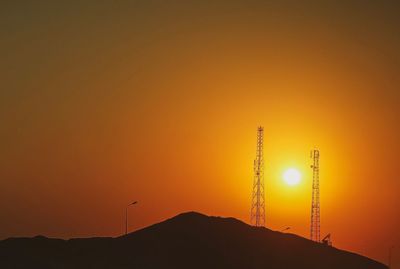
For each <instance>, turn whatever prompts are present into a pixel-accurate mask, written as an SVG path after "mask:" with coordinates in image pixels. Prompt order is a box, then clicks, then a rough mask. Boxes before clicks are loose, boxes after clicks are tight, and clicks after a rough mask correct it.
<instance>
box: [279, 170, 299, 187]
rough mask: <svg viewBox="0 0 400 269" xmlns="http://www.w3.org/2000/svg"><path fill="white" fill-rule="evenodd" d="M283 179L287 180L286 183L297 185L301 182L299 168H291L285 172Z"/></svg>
mask: <svg viewBox="0 0 400 269" xmlns="http://www.w3.org/2000/svg"><path fill="white" fill-rule="evenodd" d="M283 179H284V180H285V182H286V184H288V185H290V186H295V185H297V184H299V183H300V180H301V174H300V172H299V170H297V169H295V168H290V169H288V170H286V171H285V172H284V173H283Z"/></svg>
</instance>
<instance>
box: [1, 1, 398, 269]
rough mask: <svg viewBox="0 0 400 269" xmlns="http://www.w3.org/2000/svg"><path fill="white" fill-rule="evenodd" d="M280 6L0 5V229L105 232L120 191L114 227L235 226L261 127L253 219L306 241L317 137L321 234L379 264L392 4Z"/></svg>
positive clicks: (394, 121)
mask: <svg viewBox="0 0 400 269" xmlns="http://www.w3.org/2000/svg"><path fill="white" fill-rule="evenodd" d="M298 2H299V1H285V3H284V4H283V3H282V2H281V1H268V2H267V1H168V2H167V1H132V2H131V3H130V4H128V3H125V2H123V1H121V2H118V1H117V2H114V3H112V4H111V3H109V2H108V1H92V2H91V3H90V1H85V4H82V3H79V1H76V3H73V4H71V3H70V1H65V3H64V4H60V3H59V2H58V3H54V2H53V1H47V2H46V1H42V2H41V4H37V3H35V4H33V3H32V4H28V3H25V4H24V5H22V4H15V3H8V4H4V6H3V7H2V9H1V11H0V18H1V20H2V23H1V24H0V31H1V36H2V41H1V43H0V53H1V59H2V64H1V65H0V81H1V89H0V122H1V124H0V149H1V150H0V220H1V221H0V238H6V237H10V236H33V235H36V234H44V235H47V236H53V237H63V238H69V237H80V236H116V235H119V234H121V233H122V232H123V231H124V212H125V205H126V204H127V203H129V202H130V201H131V200H139V201H140V202H139V204H138V205H137V206H135V208H131V209H130V213H131V219H130V222H131V225H130V229H132V230H133V229H137V228H140V227H144V226H147V225H149V224H152V223H154V222H156V221H160V220H163V219H165V218H167V217H170V216H172V215H174V214H178V213H180V212H182V211H188V210H195V211H200V212H204V213H206V214H211V215H223V216H233V217H237V218H239V219H242V220H243V221H246V222H248V221H249V211H250V195H251V184H252V171H253V167H252V164H253V159H254V157H255V142H256V141H255V139H256V127H257V126H258V125H263V126H264V128H265V151H264V154H265V163H266V167H265V181H266V202H267V226H268V227H270V228H272V229H282V228H283V227H286V226H290V227H292V228H291V232H293V233H296V234H299V235H302V236H306V237H308V236H309V220H310V203H311V196H310V194H311V178H310V176H311V170H310V168H309V164H310V160H309V151H310V149H311V148H313V147H318V148H319V149H320V151H321V172H320V173H321V222H322V223H321V225H322V233H323V234H324V235H325V234H326V233H332V237H333V243H334V245H335V246H337V247H339V248H344V249H347V250H351V251H355V252H358V253H361V254H364V255H368V256H370V257H372V258H375V259H379V260H380V261H383V262H386V259H387V252H388V251H387V250H388V248H389V246H390V245H393V244H397V245H400V233H399V231H398V229H397V227H400V216H399V206H400V198H399V196H398V192H399V188H400V183H399V177H400V176H399V172H398V171H397V167H398V163H399V158H398V152H399V150H400V142H399V141H398V137H399V134H400V127H399V124H398V122H399V115H400V108H399V105H400V91H399V85H400V84H399V82H400V76H399V71H400V65H399V64H400V52H399V50H398V48H399V47H400V30H399V29H400V28H399V27H398V25H400V19H399V17H398V14H399V11H400V7H399V4H397V3H395V2H394V1H393V2H390V1H387V2H385V4H383V2H379V3H378V2H377V3H375V4H372V3H368V4H367V3H365V2H367V1H355V0H353V1H343V2H346V3H343V4H338V3H337V2H338V1H324V4H321V3H319V2H320V1H305V2H307V3H305V2H303V3H298ZM288 167H296V168H298V169H300V170H301V172H302V173H303V180H302V182H301V184H300V185H299V186H296V187H288V186H287V185H285V184H284V183H283V181H282V177H281V175H282V172H283V171H284V169H286V168H288ZM399 255H400V253H399Z"/></svg>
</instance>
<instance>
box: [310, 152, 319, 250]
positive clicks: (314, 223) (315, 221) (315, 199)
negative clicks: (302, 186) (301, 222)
mask: <svg viewBox="0 0 400 269" xmlns="http://www.w3.org/2000/svg"><path fill="white" fill-rule="evenodd" d="M311 159H312V160H313V164H312V165H311V168H312V170H313V183H312V203H311V229H310V232H311V236H310V239H311V240H313V241H315V242H320V230H321V227H320V226H321V224H320V204H319V150H317V149H314V150H312V151H311Z"/></svg>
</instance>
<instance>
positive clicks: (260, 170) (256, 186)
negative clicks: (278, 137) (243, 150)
mask: <svg viewBox="0 0 400 269" xmlns="http://www.w3.org/2000/svg"><path fill="white" fill-rule="evenodd" d="M263 135H264V129H263V127H261V126H260V127H258V129H257V149H256V159H255V160H254V181H253V194H252V198H251V216H250V223H251V224H252V225H254V226H257V227H264V226H265V197H264V158H263V143H264V138H263Z"/></svg>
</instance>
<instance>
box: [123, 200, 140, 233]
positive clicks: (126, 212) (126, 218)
mask: <svg viewBox="0 0 400 269" xmlns="http://www.w3.org/2000/svg"><path fill="white" fill-rule="evenodd" d="M135 204H137V201H135V202H133V203H130V204H129V205H127V206H126V208H125V235H127V234H128V208H129V206H131V205H135Z"/></svg>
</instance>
